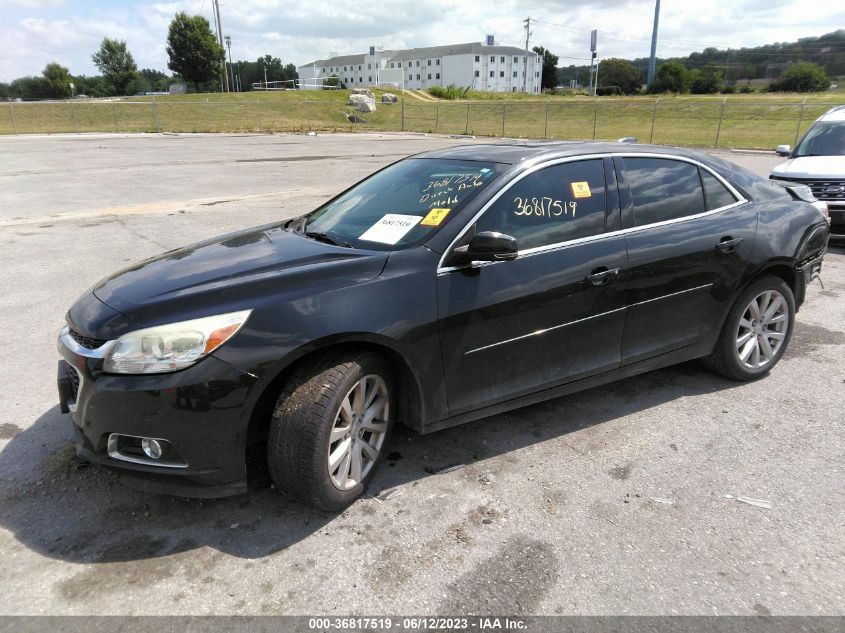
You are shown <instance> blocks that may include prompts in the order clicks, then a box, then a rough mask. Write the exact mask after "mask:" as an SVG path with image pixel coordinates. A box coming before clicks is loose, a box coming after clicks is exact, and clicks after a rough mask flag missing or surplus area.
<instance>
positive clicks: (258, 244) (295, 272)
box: [92, 224, 387, 327]
mask: <svg viewBox="0 0 845 633" xmlns="http://www.w3.org/2000/svg"><path fill="white" fill-rule="evenodd" d="M386 259H387V253H386V252H380V251H365V250H358V249H351V248H343V247H339V246H332V245H331V244H326V243H323V242H317V241H315V240H312V239H307V238H305V237H304V236H302V235H301V234H296V233H291V232H289V231H286V230H285V229H284V228H282V225H281V224H272V225H268V226H264V227H258V228H254V229H248V230H246V231H241V232H238V233H232V234H229V235H224V236H222V237H219V238H215V239H211V240H207V241H205V242H200V243H197V244H192V245H190V246H186V247H184V248H179V249H176V250H173V251H168V252H167V253H164V254H162V255H159V256H157V257H153V258H151V259H147V260H145V261H142V262H140V263H138V264H135V265H133V266H130V267H128V268H125V269H123V270H121V271H119V272H117V273H114V274H113V275H110V276H108V277H106V278H105V279H103V280H101V281H100V282H98V283H97V284H96V285H95V286H94V287H93V289H92V290H93V293H94V295H95V296H96V297H97V299H99V300H100V301H102V302H103V303H105V304H106V305H108V306H110V307H111V308H113V309H114V310H117V311H118V312H120V313H121V314H123V315H124V316H126V317H127V318H128V319H129V320H130V321H131V322H132V323H133V324H134V325H136V326H141V327H148V326H151V325H159V324H162V323H167V322H172V321H173V320H186V319H191V318H196V317H201V316H209V315H212V314H222V313H226V312H232V311H235V310H243V309H247V308H257V307H260V306H261V305H269V304H272V303H274V302H278V301H284V300H286V299H292V298H297V297H301V296H303V295H308V294H315V293H320V292H324V291H328V290H332V289H333V288H337V287H342V286H349V285H353V284H356V283H361V282H364V281H367V280H370V279H373V278H374V277H377V276H378V275H379V274H380V273H381V271H382V269H383V268H384V264H385V261H386Z"/></svg>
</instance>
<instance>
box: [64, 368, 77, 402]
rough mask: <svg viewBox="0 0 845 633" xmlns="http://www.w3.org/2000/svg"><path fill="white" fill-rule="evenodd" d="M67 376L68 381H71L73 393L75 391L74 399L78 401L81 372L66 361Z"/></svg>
mask: <svg viewBox="0 0 845 633" xmlns="http://www.w3.org/2000/svg"><path fill="white" fill-rule="evenodd" d="M65 376H67V379H68V382H70V390H71V393H73V401H74V402H76V400H77V396H78V395H79V374H78V373H76V370H75V369H74V368H73V367H72V366H71V364H70V363H67V362H65Z"/></svg>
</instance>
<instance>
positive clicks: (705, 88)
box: [689, 64, 722, 95]
mask: <svg viewBox="0 0 845 633" xmlns="http://www.w3.org/2000/svg"><path fill="white" fill-rule="evenodd" d="M689 85H690V89H691V91H692V92H693V94H697V95H706V94H716V93H717V92H719V88H720V87H721V86H722V70H721V69H720V68H719V67H718V66H715V65H713V64H706V65H705V66H704V68H701V69H698V68H696V69H695V70H692V71H690V74H689Z"/></svg>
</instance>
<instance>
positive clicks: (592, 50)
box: [589, 29, 599, 97]
mask: <svg viewBox="0 0 845 633" xmlns="http://www.w3.org/2000/svg"><path fill="white" fill-rule="evenodd" d="M598 38H599V32H598V31H597V30H596V29H593V30H592V31H591V32H590V89H589V94H590V96H591V97H592V96H594V95H595V94H596V86H595V83H594V82H593V66H595V63H596V46H597V44H598ZM596 75H598V73H596Z"/></svg>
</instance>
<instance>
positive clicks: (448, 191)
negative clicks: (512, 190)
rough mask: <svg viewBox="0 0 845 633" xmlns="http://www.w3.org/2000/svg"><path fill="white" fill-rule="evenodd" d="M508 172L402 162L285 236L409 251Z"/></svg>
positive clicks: (476, 165) (455, 163) (474, 165)
mask: <svg viewBox="0 0 845 633" xmlns="http://www.w3.org/2000/svg"><path fill="white" fill-rule="evenodd" d="M506 167H507V166H506V165H502V164H499V163H484V162H478V161H462V160H449V159H435V158H411V159H407V160H403V161H400V162H398V163H395V164H394V165H391V166H389V167H387V168H385V169H383V170H382V171H380V172H378V173H376V174H374V175H373V176H371V177H370V178H367V179H366V180H364V181H363V182H361V183H359V184H357V185H355V186H354V187H352V189H350V190H349V191H347V192H346V193H344V194H342V195H340V196H339V197H337V198H335V199H334V200H332V201H330V202H328V203H326V204H325V205H323V206H322V207H320V208H319V209H317V210H316V211H314V212H313V213H311V214H310V215H308V216H306V218H305V221H304V223H303V222H299V223H293V224H292V225H291V226H290V227H288V230H292V231H296V232H303V233H322V234H324V235H325V236H327V237H328V238H329V239H331V240H332V241H335V242H337V243H339V244H340V243H345V244H348V245H351V246H353V247H355V248H367V249H375V250H394V249H397V248H407V247H408V246H411V245H413V244H418V243H419V242H421V241H423V240H425V239H427V238H428V237H429V236H430V235H431V234H432V233H434V232H435V231H436V230H437V229H438V228H439V227H441V226H444V225H445V224H447V223H448V222H449V221H450V220H452V218H454V217H455V216H456V215H457V214H458V212H459V211H460V210H461V209H462V208H463V207H464V206H466V204H467V203H468V202H469V201H470V200H472V199H473V198H475V196H477V195H478V194H479V193H480V192H481V191H483V190H484V189H485V188H486V187H487V186H488V185H489V184H490V183H491V182H492V181H493V180H494V179H495V178H496V176H498V175H499V174H500V173H502V172H503V171H504V170H505V168H506Z"/></svg>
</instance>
